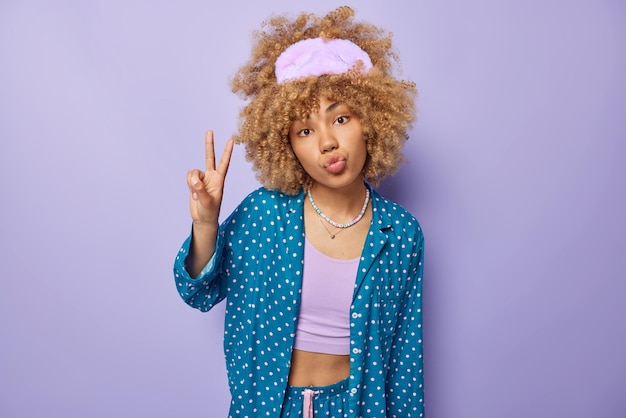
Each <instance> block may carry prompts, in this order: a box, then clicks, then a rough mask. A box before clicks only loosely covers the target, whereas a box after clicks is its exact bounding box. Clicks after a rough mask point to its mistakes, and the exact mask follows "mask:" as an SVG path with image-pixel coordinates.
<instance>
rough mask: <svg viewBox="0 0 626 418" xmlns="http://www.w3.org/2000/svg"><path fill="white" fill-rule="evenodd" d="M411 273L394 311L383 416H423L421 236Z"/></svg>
mask: <svg viewBox="0 0 626 418" xmlns="http://www.w3.org/2000/svg"><path fill="white" fill-rule="evenodd" d="M414 242H415V245H414V246H413V249H412V254H411V264H410V265H411V275H410V278H409V281H410V282H409V283H407V287H406V292H405V294H404V296H403V298H402V302H401V306H400V309H399V311H398V318H397V321H398V322H397V327H396V331H395V333H394V342H393V345H392V347H391V356H390V359H391V363H390V366H389V369H388V370H387V396H388V399H387V417H390V418H391V417H393V418H401V417H403V418H414V417H424V373H423V370H424V358H423V346H422V277H423V264H424V263H423V262H424V238H423V235H422V233H421V230H418V234H417V236H416V237H415V240H414Z"/></svg>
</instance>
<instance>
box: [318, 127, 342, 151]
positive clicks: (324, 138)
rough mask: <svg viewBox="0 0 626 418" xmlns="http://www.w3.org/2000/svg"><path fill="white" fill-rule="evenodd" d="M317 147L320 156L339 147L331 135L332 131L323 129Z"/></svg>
mask: <svg viewBox="0 0 626 418" xmlns="http://www.w3.org/2000/svg"><path fill="white" fill-rule="evenodd" d="M319 146H320V151H321V152H322V154H326V153H327V152H330V151H333V150H335V149H337V148H338V147H339V143H338V142H337V138H335V135H333V132H332V130H330V129H325V130H323V131H322V132H321V135H320V138H319Z"/></svg>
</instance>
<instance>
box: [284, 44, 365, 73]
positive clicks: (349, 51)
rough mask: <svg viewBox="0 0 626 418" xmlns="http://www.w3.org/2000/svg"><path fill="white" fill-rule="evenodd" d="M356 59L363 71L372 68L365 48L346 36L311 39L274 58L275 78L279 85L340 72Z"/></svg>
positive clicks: (353, 64)
mask: <svg viewBox="0 0 626 418" xmlns="http://www.w3.org/2000/svg"><path fill="white" fill-rule="evenodd" d="M358 62H361V63H362V65H363V67H362V68H363V70H364V72H368V71H369V70H370V69H371V68H372V60H371V59H370V57H369V55H367V53H366V52H365V51H363V50H362V49H361V48H360V47H359V46H358V45H356V44H355V43H353V42H351V41H348V40H346V39H324V38H311V39H304V40H302V41H298V42H296V43H295V44H293V45H291V46H290V47H289V48H287V49H285V50H284V51H283V52H282V54H280V56H279V57H278V59H277V60H276V67H275V72H276V81H277V82H278V83H279V84H280V83H282V82H284V81H287V80H295V79H298V78H302V77H307V76H320V75H322V74H343V73H346V72H348V71H349V70H350V69H352V68H353V67H354V66H355V65H356V64H357V63H358Z"/></svg>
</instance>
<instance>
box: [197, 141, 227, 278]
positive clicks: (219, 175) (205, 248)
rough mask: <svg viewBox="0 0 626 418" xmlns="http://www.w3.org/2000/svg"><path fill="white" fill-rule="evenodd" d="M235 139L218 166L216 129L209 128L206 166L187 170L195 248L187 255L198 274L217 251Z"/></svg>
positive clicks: (206, 144)
mask: <svg viewBox="0 0 626 418" xmlns="http://www.w3.org/2000/svg"><path fill="white" fill-rule="evenodd" d="M233 146H234V141H233V139H232V138H231V139H230V140H229V141H228V142H227V143H226V146H225V147H224V153H223V154H222V158H221V159H220V162H219V164H218V165H217V167H215V147H214V144H213V131H210V130H209V131H207V133H206V140H205V147H206V150H205V156H206V170H205V171H202V170H198V169H195V170H191V171H189V172H187V186H188V187H189V210H190V211H191V218H192V219H193V234H192V243H191V250H190V253H189V258H188V259H187V270H188V271H189V274H191V276H192V277H195V276H196V275H197V274H198V273H199V272H200V271H201V270H202V268H203V266H204V265H205V264H206V263H207V262H208V261H209V259H210V258H211V256H212V255H213V253H214V252H215V243H216V240H217V229H218V225H219V224H218V222H219V215H220V207H221V205H222V196H223V194H224V180H225V179H226V173H227V172H228V165H229V164H230V157H231V155H232V153H233Z"/></svg>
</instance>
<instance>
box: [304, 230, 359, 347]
mask: <svg viewBox="0 0 626 418" xmlns="http://www.w3.org/2000/svg"><path fill="white" fill-rule="evenodd" d="M304 241H305V242H304V270H303V273H302V274H303V276H302V296H301V302H300V312H299V316H298V326H297V328H296V339H295V343H294V348H295V349H298V350H303V351H312V352H315V353H325V354H349V353H350V306H351V305H352V294H353V293H354V284H355V281H356V273H357V269H358V266H359V259H360V257H357V258H354V259H351V260H340V259H336V258H332V257H329V256H327V255H325V254H322V253H321V252H320V251H319V250H318V249H317V248H315V247H314V246H313V245H312V244H311V243H310V242H309V240H308V239H305V240H304Z"/></svg>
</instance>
